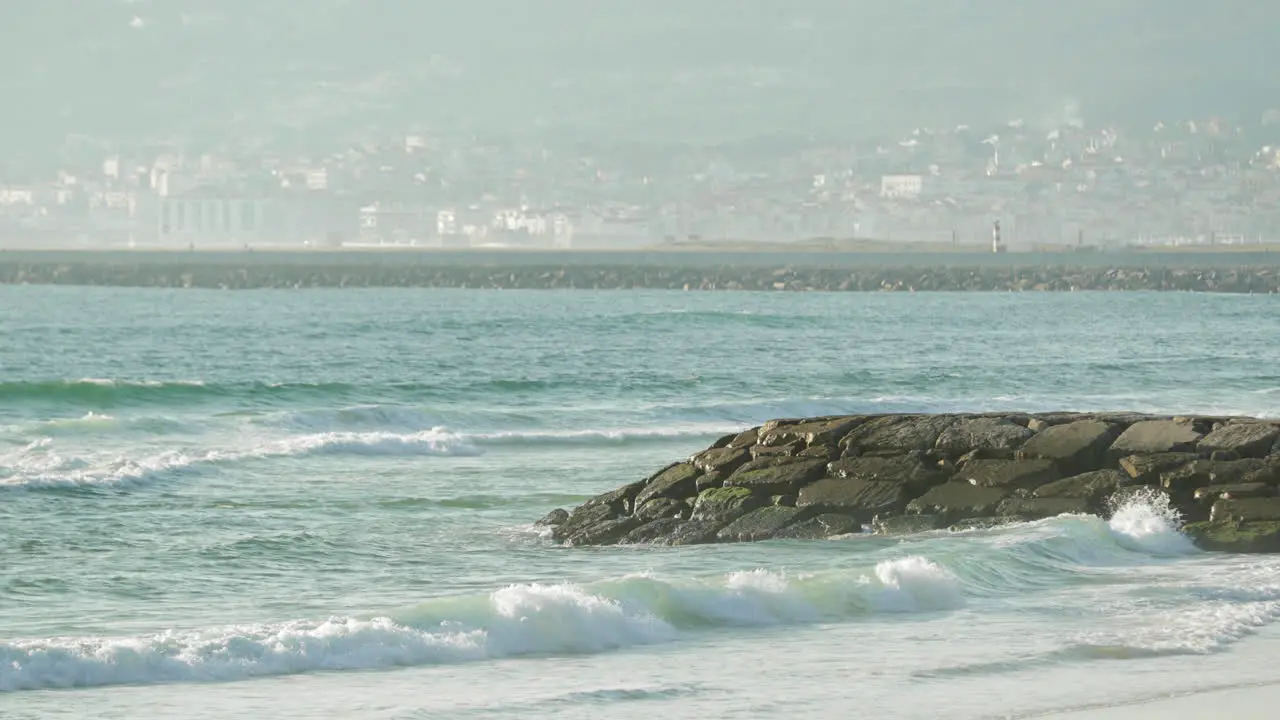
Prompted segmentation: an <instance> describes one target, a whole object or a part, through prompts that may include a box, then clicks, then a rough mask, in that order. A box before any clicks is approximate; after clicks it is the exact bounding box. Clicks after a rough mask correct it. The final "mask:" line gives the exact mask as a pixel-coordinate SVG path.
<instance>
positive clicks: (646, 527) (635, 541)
mask: <svg viewBox="0 0 1280 720" xmlns="http://www.w3.org/2000/svg"><path fill="white" fill-rule="evenodd" d="M688 522H689V521H688V520H682V519H680V518H673V517H671V518H660V519H658V520H651V521H649V522H647V523H644V524H643V525H640V526H639V527H636V528H634V529H633V530H631V531H630V532H628V533H627V534H626V535H624V536H622V539H621V540H619V541H618V543H619V544H621V545H644V544H649V543H662V542H665V541H666V540H667V539H668V538H669V537H670V536H671V534H672V533H674V532H675V531H676V530H677V529H678V528H680V527H682V526H684V525H685V524H686V523H688ZM712 532H713V533H714V532H715V530H714V529H713V530H712Z"/></svg>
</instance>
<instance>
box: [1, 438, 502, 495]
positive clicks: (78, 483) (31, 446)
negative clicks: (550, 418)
mask: <svg viewBox="0 0 1280 720" xmlns="http://www.w3.org/2000/svg"><path fill="white" fill-rule="evenodd" d="M478 452H479V450H478V449H476V447H475V446H474V445H473V444H471V443H470V442H469V441H468V440H467V439H466V438H465V437H463V436H460V435H457V434H455V433H452V432H449V431H447V430H445V429H443V428H436V429H432V430H424V431H421V432H416V433H389V432H368V433H355V432H331V433H316V434H311V435H301V436H296V437H290V438H284V439H280V440H275V441H270V442H266V443H263V444H261V445H258V446H256V447H253V448H250V449H246V450H234V449H231V450H192V449H185V450H167V451H162V452H157V453H154V454H151V455H147V456H145V457H141V458H137V459H134V458H129V457H124V456H115V457H106V458H101V457H99V458H83V457H78V456H64V455H62V454H60V453H59V452H58V451H57V449H56V448H55V447H54V445H53V442H52V440H51V439H50V438H47V437H46V438H40V439H38V440H35V441H32V442H30V443H28V444H27V445H26V446H24V447H22V448H21V449H19V450H17V451H13V452H9V453H5V454H0V488H4V487H10V488H26V489H64V488H94V487H99V488H104V487H122V486H132V485H137V484H144V483H146V482H148V481H151V480H154V479H156V478H158V477H162V476H165V475H167V474H169V473H173V472H175V471H182V470H189V469H194V468H197V467H200V466H212V465H226V464H230V463H235V462H241V461H247V460H255V459H269V458H281V457H305V456H313V455H374V456H376V455H394V456H407V455H408V456H412V455H426V456H431V455H435V456H447V455H475V454H477V453H478Z"/></svg>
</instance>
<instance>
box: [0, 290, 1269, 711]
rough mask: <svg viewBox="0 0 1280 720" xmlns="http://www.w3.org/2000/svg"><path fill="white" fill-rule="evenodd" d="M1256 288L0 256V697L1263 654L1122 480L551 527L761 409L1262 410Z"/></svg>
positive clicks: (510, 683)
mask: <svg viewBox="0 0 1280 720" xmlns="http://www.w3.org/2000/svg"><path fill="white" fill-rule="evenodd" d="M1276 338H1280V298H1275V297H1263V296H1258V297H1249V296H1216V295H1191V294H1085V293H1080V294H1074V293H1073V294H1054V295H1038V294H1036V295H1033V294H972V295H970V294H965V295H946V294H937V295H923V294H922V295H896V294H895V295H860V294H834V295H801V294H732V293H711V294H703V293H645V292H601V293H591V292H565V293H555V292H542V293H538V292H511V291H505V292H482V291H452V292H446V291H292V292H236V293H220V292H200V291H177V292H174V291H158V290H126V289H83V288H47V287H3V288H0V716H5V714H6V713H8V714H11V715H14V716H15V717H44V716H48V715H53V714H60V715H61V716H65V717H81V716H94V717H104V716H105V717H119V718H133V717H142V716H149V717H156V716H181V717H210V718H212V717H226V716H234V715H241V716H245V717H280V718H289V717H297V718H317V717H332V718H410V717H423V718H426V717H432V718H436V717H485V718H489V717H493V718H507V717H511V718H514V717H520V718H524V717H542V716H553V715H554V716H556V717H583V718H585V717H591V718H597V717H610V718H630V717H651V716H652V715H653V714H655V713H661V714H664V715H666V716H669V717H689V718H695V717H744V718H746V717H750V718H760V717H766V718H767V717H778V718H784V717H797V716H805V715H807V716H812V717H827V716H838V717H863V716H875V717H879V718H929V717H938V716H939V712H941V711H940V710H939V708H945V714H946V716H947V717H955V718H969V717H972V718H985V717H1002V716H1006V715H1013V716H1025V715H1031V714H1036V713H1041V712H1045V711H1049V710H1053V709H1056V708H1064V707H1079V706H1087V705H1095V704H1109V703H1117V702H1123V701H1126V700H1131V699H1138V698H1145V697H1154V696H1158V695H1163V694H1168V693H1170V692H1174V691H1193V690H1196V689H1203V688H1209V687H1220V686H1231V685H1236V684H1241V683H1250V682H1271V681H1280V672H1277V671H1275V670H1274V663H1273V662H1270V661H1266V660H1265V658H1273V657H1274V653H1275V652H1276V650H1277V645H1276V644H1275V639H1276V632H1275V628H1276V622H1277V619H1278V618H1280V561H1277V560H1275V559H1272V558H1269V557H1243V556H1227V555H1207V554H1203V553H1199V552H1197V551H1195V550H1194V549H1193V548H1191V547H1190V545H1189V544H1188V543H1187V542H1186V541H1185V539H1184V538H1183V537H1182V536H1181V535H1180V534H1178V532H1177V519H1176V518H1174V517H1172V516H1170V514H1169V513H1168V512H1167V509H1165V508H1163V507H1160V506H1159V504H1157V503H1151V502H1135V503H1133V504H1132V505H1130V506H1129V507H1127V508H1126V509H1125V510H1124V511H1123V512H1121V513H1120V514H1119V515H1117V517H1115V518H1113V519H1112V520H1111V521H1110V522H1104V521H1101V520H1098V519H1095V518H1084V517H1060V518H1054V519H1050V520H1045V521H1042V522H1038V523H1032V524H1024V525H1017V526H1011V527H1007V528H1001V529H997V530H990V531H983V532H970V533H960V534H952V533H938V534H931V535H921V536H914V537H908V538H898V539H886V538H872V537H852V538H845V539H838V540H831V541H823V542H798V541H787V542H769V543H760V544H752V545H722V546H704V547H689V548H642V547H617V548H603V549H566V548H560V547H555V546H553V545H551V544H550V543H549V542H548V541H547V540H546V539H544V538H542V537H540V536H539V535H538V534H537V533H536V532H534V531H533V530H532V529H531V528H530V527H529V523H530V522H531V521H532V520H535V519H537V518H538V517H540V516H541V515H543V514H544V513H546V512H547V511H548V510H550V509H552V508H554V507H563V506H568V505H571V504H574V503H576V502H579V501H581V500H582V499H584V498H586V497H588V496H590V495H592V494H595V493H598V492H601V491H603V490H606V489H610V488H612V487H615V486H617V485H619V484H622V483H625V482H629V481H632V480H635V479H638V478H640V477H643V476H645V475H647V474H649V473H650V472H652V471H653V470H655V469H657V468H659V467H661V466H662V465H665V464H666V463H667V462H670V461H671V460H673V459H677V458H680V457H683V456H686V455H688V454H690V453H692V452H695V451H697V450H698V449H700V448H702V447H704V446H705V445H706V444H707V443H708V442H710V441H711V440H713V439H714V438H715V437H718V436H719V435H720V434H723V433H724V432H727V431H730V430H733V429H736V428H741V427H744V426H747V425H751V424H756V423H759V422H762V421H764V420H767V419H769V418H772V417H778V416H799V415H809V414H827V413H839V412H868V411H886V412H888V411H894V412H896V411H944V410H962V409H963V410H998V409H1011V410H1013V409H1016V410H1024V411H1025V410H1057V409H1079V410H1088V409H1126V410H1143V411H1170V412H1213V413H1242V414H1261V415H1271V416H1274V415H1277V414H1280V370H1277V365H1276V362H1275V358H1277V357H1280V340H1277V339H1276Z"/></svg>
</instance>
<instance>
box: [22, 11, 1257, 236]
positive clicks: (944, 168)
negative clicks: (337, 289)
mask: <svg viewBox="0 0 1280 720" xmlns="http://www.w3.org/2000/svg"><path fill="white" fill-rule="evenodd" d="M14 10H16V15H11V19H10V20H9V21H7V22H6V23H5V27H4V28H2V29H0V47H3V50H2V51H0V52H3V53H4V55H5V60H6V62H5V63H4V66H3V67H4V68H5V70H4V71H3V73H0V96H3V97H5V98H6V103H5V127H6V132H5V133H4V134H3V136H0V153H2V154H0V243H3V244H4V245H6V246H9V247H24V248H40V247H50V246H58V247H67V246H77V247H96V246H110V247H125V246H130V245H132V246H135V247H152V246H156V247H168V246H174V247H190V246H195V247H223V246H225V247H242V246H246V245H248V246H257V247H261V246H268V245H270V246H282V247H295V246H296V247H304V246H329V247H336V246H343V245H347V246H367V245H387V244H392V245H412V246H423V247H435V246H445V247H507V246H513V247H559V248H592V247H641V246H648V245H653V244H661V243H668V244H669V243H671V242H675V241H679V242H683V243H689V242H704V243H705V242H732V241H747V240H754V241H762V240H768V241H779V242H790V241H797V240H804V239H808V238H815V237H831V238H840V239H844V238H855V237H857V238H869V239H873V240H878V241H890V242H898V241H915V242H917V243H939V244H941V245H949V244H951V245H954V244H961V245H967V244H983V243H986V242H988V240H989V238H990V227H991V223H992V220H993V219H1001V220H1002V221H1003V222H1004V227H1005V240H1006V242H1007V243H1008V245H1009V246H1010V248H1011V249H1014V250H1019V249H1031V248H1035V247H1047V246H1055V247H1056V246H1079V245H1089V246H1094V245H1097V246H1102V247H1116V246H1123V245H1125V244H1132V243H1149V244H1150V243H1155V244H1173V243H1179V244H1197V243H1205V244H1207V243H1247V242H1262V241H1265V240H1274V239H1275V238H1276V236H1277V235H1278V234H1280V184H1278V183H1277V182H1276V180H1277V176H1278V174H1280V111H1277V109H1276V108H1275V107H1273V106H1280V101H1274V102H1273V98H1275V97H1277V94H1276V92H1275V91H1276V90H1277V87H1276V86H1277V84H1280V81H1277V80H1276V79H1275V76H1274V74H1273V73H1272V72H1271V68H1273V67H1274V61H1275V60H1276V59H1277V58H1276V55H1277V52H1278V51H1277V50H1275V49H1274V47H1275V46H1274V43H1273V42H1272V38H1271V30H1270V28H1273V27H1275V26H1276V24H1277V23H1278V22H1280V9H1276V8H1272V7H1270V6H1269V5H1267V4H1266V3H1258V2H1248V1H1247V0H1228V1H1227V2H1221V3H1215V4H1206V3H1198V2H1190V1H1188V0H1128V1H1126V2H1111V1H1106V0H1082V1H1080V2H1073V3H1056V2H1025V1H1023V2H1018V1H1015V0H978V1H975V2H965V3H959V2H952V3H947V2H928V1H926V0H907V1H902V2H887V1H886V0H848V1H845V2H837V1H835V0H800V1H797V2H785V3H784V2H764V1H756V2H738V1H730V0H704V1H702V2H675V1H673V0H650V1H648V2H644V3H633V2H622V1H621V0H548V1H546V2H537V3H531V2H519V1H516V0H510V1H508V0H483V1H480V2H432V3H412V2H393V1H389V0H385V1H384V0H367V1H364V2H361V1H357V0H315V1H314V2H308V3H307V4H306V8H305V10H303V9H302V6H301V5H300V4H298V3H296V2H285V1H283V0H264V1H260V2H255V1H250V0H228V1H218V2H214V1H212V0H171V1H166V2H161V1H159V0H93V1H92V2H75V3H73V2H69V1H67V0H52V1H50V2H40V3H24V4H22V5H21V6H20V7H17V8H14Z"/></svg>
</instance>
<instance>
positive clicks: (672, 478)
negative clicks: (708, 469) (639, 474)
mask: <svg viewBox="0 0 1280 720" xmlns="http://www.w3.org/2000/svg"><path fill="white" fill-rule="evenodd" d="M701 474H702V471H701V470H698V468H697V467H695V466H694V464H693V463H687V462H683V463H676V464H675V465H672V466H670V467H668V468H667V469H665V470H663V471H662V472H660V473H658V474H657V475H655V476H653V479H652V480H649V481H648V482H647V483H646V484H645V486H644V488H643V489H642V490H640V491H639V493H638V494H637V495H636V499H635V505H636V507H639V506H641V505H644V504H645V503H646V502H648V501H650V500H652V499H654V498H660V497H665V498H686V497H692V496H693V495H694V494H695V493H697V491H698V476H699V475H701Z"/></svg>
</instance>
